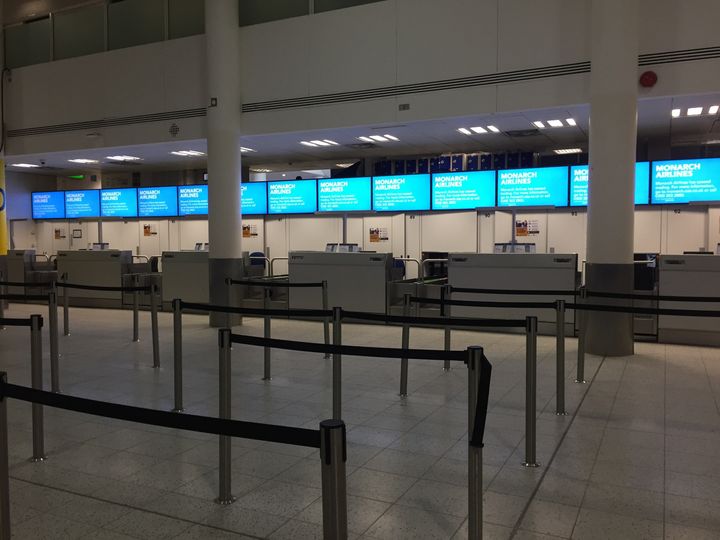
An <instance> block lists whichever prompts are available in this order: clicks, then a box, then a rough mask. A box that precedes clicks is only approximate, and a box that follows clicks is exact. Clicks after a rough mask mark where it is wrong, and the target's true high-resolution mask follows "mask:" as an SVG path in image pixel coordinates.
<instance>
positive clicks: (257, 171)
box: [250, 169, 272, 173]
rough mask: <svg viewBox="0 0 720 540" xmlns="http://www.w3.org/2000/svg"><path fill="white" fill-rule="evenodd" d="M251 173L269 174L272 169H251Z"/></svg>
mask: <svg viewBox="0 0 720 540" xmlns="http://www.w3.org/2000/svg"><path fill="white" fill-rule="evenodd" d="M250 172H254V173H269V172H272V169H250Z"/></svg>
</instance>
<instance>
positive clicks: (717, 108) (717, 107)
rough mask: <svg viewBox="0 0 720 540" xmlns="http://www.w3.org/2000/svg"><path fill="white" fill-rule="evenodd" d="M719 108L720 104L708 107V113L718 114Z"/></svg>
mask: <svg viewBox="0 0 720 540" xmlns="http://www.w3.org/2000/svg"><path fill="white" fill-rule="evenodd" d="M718 110H720V105H713V106H712V107H710V108H709V109H708V114H717V113H718Z"/></svg>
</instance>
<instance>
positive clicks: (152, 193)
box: [138, 186, 178, 217]
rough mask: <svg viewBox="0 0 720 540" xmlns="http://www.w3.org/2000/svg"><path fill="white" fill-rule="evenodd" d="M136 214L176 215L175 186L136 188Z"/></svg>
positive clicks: (144, 215)
mask: <svg viewBox="0 0 720 540" xmlns="http://www.w3.org/2000/svg"><path fill="white" fill-rule="evenodd" d="M138 215H139V216H140V217H169V216H177V215H178V193H177V187H175V186H168V187H153V188H139V189H138Z"/></svg>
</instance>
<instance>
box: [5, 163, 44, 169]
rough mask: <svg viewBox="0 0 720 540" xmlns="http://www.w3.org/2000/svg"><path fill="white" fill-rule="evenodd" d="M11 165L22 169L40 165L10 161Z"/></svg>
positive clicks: (34, 167)
mask: <svg viewBox="0 0 720 540" xmlns="http://www.w3.org/2000/svg"><path fill="white" fill-rule="evenodd" d="M10 165H11V166H12V167H20V168H22V169H36V168H38V167H40V165H35V164H34V163H11V164H10Z"/></svg>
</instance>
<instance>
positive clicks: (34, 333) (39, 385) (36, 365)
mask: <svg viewBox="0 0 720 540" xmlns="http://www.w3.org/2000/svg"><path fill="white" fill-rule="evenodd" d="M42 325H43V321H42V317H41V316H40V315H31V316H30V380H31V382H32V387H33V388H35V389H36V390H42V389H43V366H42V333H41V330H42ZM43 421H44V418H43V407H42V405H40V404H39V403H33V404H32V441H33V453H32V457H31V458H30V461H32V462H38V461H45V433H44V432H45V428H44V426H43Z"/></svg>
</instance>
